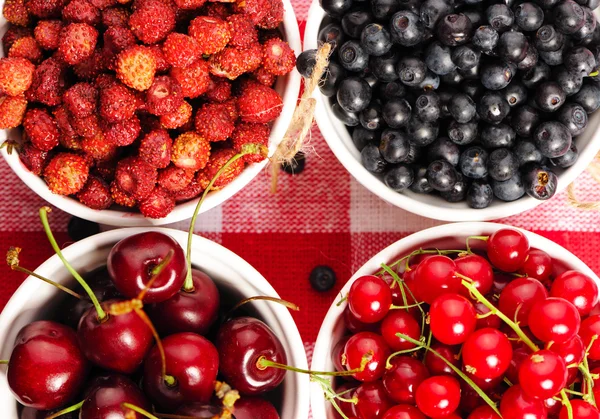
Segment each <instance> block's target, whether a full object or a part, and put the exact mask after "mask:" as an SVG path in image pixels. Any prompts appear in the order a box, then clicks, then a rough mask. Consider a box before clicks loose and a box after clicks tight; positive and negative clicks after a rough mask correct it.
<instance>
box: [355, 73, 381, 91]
mask: <svg viewBox="0 0 600 419" xmlns="http://www.w3.org/2000/svg"><path fill="white" fill-rule="evenodd" d="M358 76H359V77H360V78H362V79H363V80H364V81H366V82H367V84H368V85H369V86H370V87H371V92H373V90H374V89H376V88H377V86H378V85H379V79H378V78H377V76H376V75H375V74H373V73H372V72H371V70H369V69H368V68H367V69H365V70H364V71H362V72H360V73H359V74H358Z"/></svg>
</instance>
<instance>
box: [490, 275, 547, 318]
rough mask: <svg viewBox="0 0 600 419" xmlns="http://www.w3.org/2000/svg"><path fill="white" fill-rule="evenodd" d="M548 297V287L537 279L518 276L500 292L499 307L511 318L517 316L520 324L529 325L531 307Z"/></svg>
mask: <svg viewBox="0 0 600 419" xmlns="http://www.w3.org/2000/svg"><path fill="white" fill-rule="evenodd" d="M547 297H548V293H547V291H546V288H544V286H543V285H542V283H541V282H540V281H538V280H537V279H534V278H527V277H525V278H517V279H515V280H513V281H512V282H510V283H509V284H508V285H507V286H506V287H505V288H504V290H503V291H502V293H500V299H499V300H498V308H499V309H500V311H501V312H502V313H504V314H505V315H506V316H507V317H508V318H509V319H511V320H513V319H515V317H516V321H517V322H518V323H519V325H521V326H527V324H528V321H529V311H530V310H531V307H532V306H533V305H534V304H535V303H536V302H538V301H541V300H545V299H546V298H547Z"/></svg>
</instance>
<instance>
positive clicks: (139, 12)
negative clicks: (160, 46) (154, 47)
mask: <svg viewBox="0 0 600 419" xmlns="http://www.w3.org/2000/svg"><path fill="white" fill-rule="evenodd" d="M140 3H141V4H139V7H136V8H135V10H134V12H133V13H132V14H131V17H130V18H129V27H130V28H131V30H132V31H133V33H134V34H135V36H137V38H138V39H139V40H140V41H142V42H143V43H144V44H156V43H157V42H160V41H162V40H163V39H165V38H166V37H167V35H168V34H169V33H170V32H172V31H173V29H174V28H175V12H174V11H173V9H172V8H171V6H170V5H169V4H167V3H166V2H162V1H161V0H144V1H143V2H140Z"/></svg>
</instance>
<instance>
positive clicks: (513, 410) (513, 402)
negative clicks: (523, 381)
mask: <svg viewBox="0 0 600 419" xmlns="http://www.w3.org/2000/svg"><path fill="white" fill-rule="evenodd" d="M500 414H501V415H502V417H503V418H510V419H546V407H545V406H544V401H543V400H540V399H534V398H532V397H529V396H528V395H527V394H526V393H525V392H524V391H523V389H522V388H521V386H520V385H519V384H515V385H513V386H512V387H510V388H509V389H508V390H506V392H505V393H504V395H503V396H502V400H501V401H500Z"/></svg>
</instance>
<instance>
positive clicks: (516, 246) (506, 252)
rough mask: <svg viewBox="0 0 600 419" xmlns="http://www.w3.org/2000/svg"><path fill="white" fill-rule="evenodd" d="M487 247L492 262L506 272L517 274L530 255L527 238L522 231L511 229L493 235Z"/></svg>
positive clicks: (504, 229)
mask: <svg viewBox="0 0 600 419" xmlns="http://www.w3.org/2000/svg"><path fill="white" fill-rule="evenodd" d="M487 245H488V246H487V255H488V258H489V259H490V262H492V265H494V266H495V267H496V268H498V269H500V270H502V271H504V272H516V271H517V270H518V269H519V268H520V267H522V266H523V264H524V263H525V260H526V259H527V256H528V254H529V240H527V237H525V235H524V234H523V233H521V232H520V231H518V230H513V229H509V228H503V229H501V230H498V231H496V232H495V233H494V234H492V235H491V236H490V237H489V239H488V241H487Z"/></svg>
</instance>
